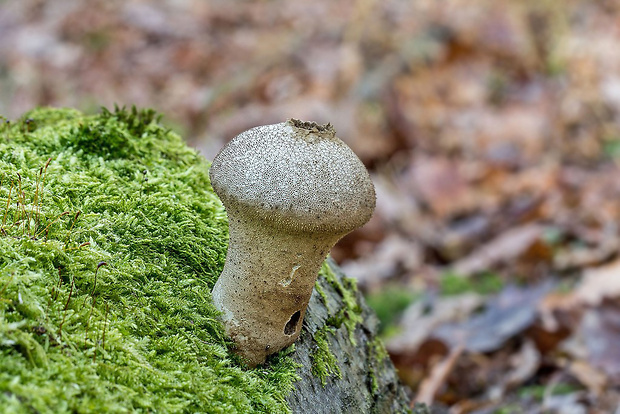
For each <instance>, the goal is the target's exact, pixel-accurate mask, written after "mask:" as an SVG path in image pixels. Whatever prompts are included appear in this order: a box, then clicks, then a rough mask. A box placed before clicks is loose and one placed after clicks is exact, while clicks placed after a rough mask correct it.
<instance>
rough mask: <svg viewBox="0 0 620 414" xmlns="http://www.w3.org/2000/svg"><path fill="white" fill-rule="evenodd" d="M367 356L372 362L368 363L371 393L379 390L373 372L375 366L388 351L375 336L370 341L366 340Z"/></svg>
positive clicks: (383, 358)
mask: <svg viewBox="0 0 620 414" xmlns="http://www.w3.org/2000/svg"><path fill="white" fill-rule="evenodd" d="M367 347H368V350H367V352H368V357H369V359H370V360H371V361H373V363H372V364H370V372H369V373H368V375H369V376H370V387H371V390H372V392H373V393H376V392H377V391H378V390H379V383H378V381H377V374H376V372H375V368H374V367H375V366H376V365H378V364H380V363H382V362H383V361H384V360H385V359H386V358H387V357H388V351H387V349H385V345H384V344H383V341H382V340H381V339H380V338H379V337H378V336H377V337H375V338H374V339H373V340H372V341H370V342H368V344H367Z"/></svg>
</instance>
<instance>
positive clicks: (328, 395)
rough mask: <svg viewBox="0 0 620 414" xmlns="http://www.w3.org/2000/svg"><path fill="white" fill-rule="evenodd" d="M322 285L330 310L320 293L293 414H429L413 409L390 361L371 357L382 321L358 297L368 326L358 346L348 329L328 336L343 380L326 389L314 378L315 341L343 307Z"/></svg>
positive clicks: (311, 310) (300, 347) (305, 340)
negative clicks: (321, 330)
mask: <svg viewBox="0 0 620 414" xmlns="http://www.w3.org/2000/svg"><path fill="white" fill-rule="evenodd" d="M329 260H331V259H329ZM330 266H331V267H332V269H333V270H334V271H335V273H336V276H337V277H338V278H339V279H341V278H342V277H343V274H342V272H341V271H340V269H339V268H338V267H337V266H336V264H335V263H334V262H333V261H330ZM319 284H320V285H321V287H322V288H323V291H324V292H325V294H326V296H327V306H326V304H325V303H324V299H323V298H322V297H321V296H320V295H319V294H318V293H317V292H316V289H315V290H314V292H313V294H312V297H311V299H310V304H309V306H308V311H307V313H306V317H305V319H304V325H303V329H302V333H301V336H300V338H299V341H298V342H297V343H296V345H295V346H296V348H295V349H296V351H295V352H294V353H293V355H292V356H293V359H294V360H295V361H296V362H298V363H300V364H302V366H303V368H301V369H300V370H299V371H298V373H299V375H300V376H301V380H300V381H297V382H296V388H295V390H294V391H293V393H292V394H291V395H290V396H289V397H288V403H289V405H290V407H291V409H292V410H293V413H309V414H311V413H317V414H322V413H407V412H413V413H415V414H422V413H429V411H428V410H427V409H426V407H423V406H422V407H420V406H416V407H415V408H414V409H413V410H411V409H410V408H409V404H410V400H411V398H410V396H409V395H407V392H406V390H405V387H404V386H403V385H402V384H401V383H400V381H399V379H398V375H397V373H396V370H395V368H394V365H393V364H392V362H391V361H390V359H389V357H386V358H384V359H382V360H379V359H378V358H377V357H376V355H374V353H373V352H369V346H368V345H369V343H370V342H371V341H373V339H374V338H375V337H376V335H377V328H378V325H379V320H378V319H377V317H376V315H375V314H374V312H373V311H372V310H371V309H370V308H369V307H368V306H367V305H366V303H365V301H364V298H363V297H362V295H361V294H360V293H359V292H358V293H357V300H358V303H359V304H361V308H362V317H363V323H362V324H361V325H358V326H357V327H356V329H355V333H354V334H355V339H356V344H355V345H353V343H352V342H351V341H350V340H349V333H348V331H347V328H346V327H345V326H344V325H342V326H340V328H338V329H336V331H335V333H333V334H328V336H327V338H328V340H329V347H330V350H331V351H332V352H333V354H334V355H335V357H336V360H337V361H338V365H339V367H340V371H341V373H342V378H337V377H335V376H331V377H329V378H327V382H326V384H325V386H324V387H323V385H322V384H321V380H320V379H319V378H317V377H316V376H314V375H313V374H312V372H311V367H312V364H313V360H312V355H313V353H314V351H315V350H316V342H315V341H314V339H313V337H314V335H315V333H316V332H317V331H318V330H319V329H321V328H322V327H324V326H325V324H326V322H327V320H328V319H329V318H330V317H331V316H334V315H335V314H336V313H337V312H338V311H339V310H340V309H341V308H342V307H343V306H344V303H343V300H342V297H341V296H340V294H339V292H338V291H337V290H336V289H335V288H334V287H332V286H331V285H330V284H329V283H328V282H327V281H326V280H325V279H324V278H322V277H320V278H319ZM373 376H374V378H375V389H374V390H373Z"/></svg>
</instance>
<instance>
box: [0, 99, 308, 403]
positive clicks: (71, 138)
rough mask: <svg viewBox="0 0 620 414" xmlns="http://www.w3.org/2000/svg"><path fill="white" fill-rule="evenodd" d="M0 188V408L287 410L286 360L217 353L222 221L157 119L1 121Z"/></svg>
mask: <svg viewBox="0 0 620 414" xmlns="http://www.w3.org/2000/svg"><path fill="white" fill-rule="evenodd" d="M49 159H51V160H50V161H49V164H48V165H47V167H45V166H46V163H47V162H48V160H49ZM0 180H1V181H0V219H2V220H3V222H2V229H1V232H0V407H2V408H3V410H4V411H5V412H15V413H21V412H24V413H26V412H43V413H45V412H54V413H63V412H78V413H79V412H134V411H143V412H222V413H235V412H237V413H246V412H287V411H288V410H289V409H288V406H287V403H286V401H285V398H286V396H287V395H288V393H289V392H290V391H291V389H292V387H293V383H294V381H295V379H296V378H297V374H296V365H295V364H294V363H293V362H292V360H291V358H290V357H289V356H288V355H286V352H283V353H281V354H279V355H277V356H275V357H274V358H272V359H270V361H269V364H268V365H267V366H265V367H262V368H258V369H255V370H244V369H242V368H241V365H240V364H239V363H238V362H239V361H238V360H237V359H236V357H235V356H234V354H233V353H232V352H231V351H230V342H229V340H228V339H227V338H225V336H224V334H223V330H222V326H221V324H220V323H219V321H218V320H217V311H216V310H215V308H214V307H213V305H212V303H211V298H210V291H211V289H212V287H213V285H214V283H215V281H216V279H217V277H218V275H219V272H221V269H222V267H223V263H224V258H225V252H226V243H227V226H226V216H225V214H224V211H223V209H222V207H221V204H220V203H219V201H218V200H217V198H216V197H215V195H214V194H213V192H212V190H211V188H210V183H209V179H208V163H207V162H206V161H205V160H204V159H203V158H201V157H200V156H199V155H197V153H196V152H195V151H194V150H191V149H189V148H188V147H187V146H186V145H185V144H184V143H183V142H182V140H181V139H180V137H179V136H178V135H176V134H174V133H172V132H171V131H169V130H167V129H166V128H164V127H162V126H161V125H160V124H158V122H157V116H156V115H155V113H154V112H152V111H148V110H146V111H137V110H132V111H126V110H120V109H117V110H115V111H107V110H104V111H103V112H102V113H101V114H99V115H96V116H85V115H83V114H81V113H80V112H78V111H74V110H58V109H38V110H35V111H32V112H30V113H28V114H26V115H24V117H22V118H21V119H19V120H17V121H14V122H11V123H10V124H7V123H3V125H2V126H1V127H0ZM65 212H66V213H65ZM101 262H105V263H106V264H107V265H101V266H100V267H98V264H99V263H101ZM97 269H98V270H97ZM289 351H290V350H289Z"/></svg>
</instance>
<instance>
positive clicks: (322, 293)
mask: <svg viewBox="0 0 620 414" xmlns="http://www.w3.org/2000/svg"><path fill="white" fill-rule="evenodd" d="M314 289H315V290H316V291H317V293H318V294H319V295H320V296H321V299H323V304H324V305H325V308H326V309H327V312H329V304H328V300H327V294H325V291H324V290H323V286H321V284H320V283H319V281H318V280H317V281H316V282H314Z"/></svg>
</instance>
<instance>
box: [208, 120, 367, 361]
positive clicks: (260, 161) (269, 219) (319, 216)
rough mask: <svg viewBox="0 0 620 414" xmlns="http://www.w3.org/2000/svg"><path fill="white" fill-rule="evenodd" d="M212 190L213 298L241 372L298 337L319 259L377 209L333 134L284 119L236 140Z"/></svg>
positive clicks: (217, 163)
mask: <svg viewBox="0 0 620 414" xmlns="http://www.w3.org/2000/svg"><path fill="white" fill-rule="evenodd" d="M210 177H211V183H212V185H213V188H214V190H215V192H216V193H217V194H218V195H219V197H220V199H221V200H222V203H223V204H224V206H225V208H226V212H227V214H228V219H229V235H230V242H229V247H228V253H227V256H226V263H225V265H224V270H223V271H222V274H221V275H220V277H219V279H218V281H217V283H216V285H215V287H214V289H213V301H214V304H215V306H216V307H217V308H218V309H219V310H220V311H221V312H222V319H223V321H224V325H225V327H226V332H227V334H228V335H229V336H230V337H231V338H232V339H233V340H234V341H235V343H236V352H237V353H238V354H240V355H241V356H242V358H243V359H244V360H245V361H246V363H247V364H248V365H249V366H256V365H258V364H261V363H263V362H264V361H265V358H266V357H267V355H269V354H272V353H274V352H277V351H279V350H280V349H282V348H284V347H286V346H288V345H290V344H292V343H293V342H295V340H297V338H298V337H299V334H300V331H301V326H302V322H303V318H304V315H305V313H306V308H307V306H308V302H309V300H310V296H311V294H312V289H313V287H314V283H315V281H316V278H317V276H318V271H319V268H320V266H321V263H322V261H323V260H324V259H325V256H326V255H327V253H328V252H329V250H330V249H331V248H332V247H333V245H334V244H335V243H336V242H337V241H338V240H339V239H340V238H341V237H342V236H344V235H345V234H347V233H349V232H350V231H352V230H353V229H355V228H357V227H359V226H361V225H363V224H364V223H366V222H367V221H368V220H369V219H370V216H371V215H372V212H373V210H374V206H375V192H374V187H373V185H372V181H371V180H370V177H369V175H368V172H367V171H366V169H365V167H364V166H363V164H362V163H361V161H360V160H359V159H358V158H357V156H355V154H354V153H353V151H351V149H350V148H349V147H348V146H347V145H346V144H344V143H343V142H342V141H341V140H340V139H338V138H337V137H336V136H335V132H334V130H333V128H332V127H331V126H330V125H329V124H328V125H324V126H320V125H317V124H315V123H309V122H302V121H297V120H289V121H287V122H284V123H281V124H276V125H267V126H263V127H257V128H253V129H251V130H249V131H246V132H244V133H242V134H240V135H238V136H237V137H235V138H234V139H233V140H232V141H231V142H230V143H228V144H227V145H226V146H225V147H224V148H223V149H222V150H221V151H220V153H219V154H218V155H217V156H216V157H215V159H214V161H213V164H212V166H211V170H210Z"/></svg>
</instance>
